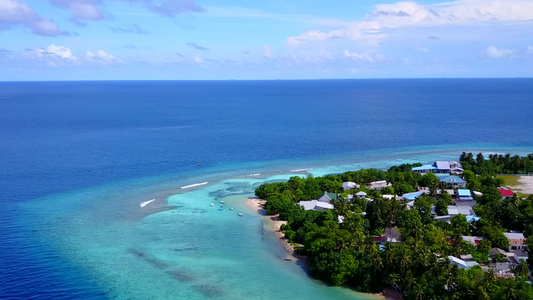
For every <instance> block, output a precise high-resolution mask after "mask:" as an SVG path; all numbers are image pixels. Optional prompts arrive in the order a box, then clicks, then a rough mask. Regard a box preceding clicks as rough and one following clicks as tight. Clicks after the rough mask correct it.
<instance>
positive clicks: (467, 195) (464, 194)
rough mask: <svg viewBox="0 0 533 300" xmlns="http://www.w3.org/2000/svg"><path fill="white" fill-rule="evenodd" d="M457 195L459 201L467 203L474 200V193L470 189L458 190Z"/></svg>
mask: <svg viewBox="0 0 533 300" xmlns="http://www.w3.org/2000/svg"><path fill="white" fill-rule="evenodd" d="M457 195H458V196H459V200H465V201H472V200H474V198H472V193H471V192H470V190H468V189H458V190H457Z"/></svg>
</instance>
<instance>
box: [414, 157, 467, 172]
mask: <svg viewBox="0 0 533 300" xmlns="http://www.w3.org/2000/svg"><path fill="white" fill-rule="evenodd" d="M411 170H412V171H413V172H416V173H420V174H426V173H437V174H439V173H440V174H462V173H463V169H462V166H461V164H460V163H458V162H456V161H444V160H437V161H435V162H434V163H433V164H431V165H424V166H420V167H414V168H412V169H411Z"/></svg>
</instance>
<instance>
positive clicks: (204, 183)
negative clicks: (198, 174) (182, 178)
mask: <svg viewBox="0 0 533 300" xmlns="http://www.w3.org/2000/svg"><path fill="white" fill-rule="evenodd" d="M208 183H209V182H207V181H206V182H201V183H195V184H191V185H186V186H182V187H181V188H182V189H190V188H192V187H196V186H201V185H206V184H208Z"/></svg>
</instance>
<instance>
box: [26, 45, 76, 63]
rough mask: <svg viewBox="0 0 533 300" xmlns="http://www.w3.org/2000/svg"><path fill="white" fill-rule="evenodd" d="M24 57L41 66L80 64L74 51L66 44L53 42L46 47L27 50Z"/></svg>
mask: <svg viewBox="0 0 533 300" xmlns="http://www.w3.org/2000/svg"><path fill="white" fill-rule="evenodd" d="M23 58H25V59H26V60H29V61H31V62H32V63H33V64H35V65H37V66H41V67H52V68H57V67H63V66H72V65H78V64H79V61H78V58H77V57H76V56H74V55H73V54H72V51H71V50H70V49H69V48H67V47H65V46H57V45H55V44H51V45H49V46H47V47H46V48H37V49H35V50H27V51H26V52H24V53H23Z"/></svg>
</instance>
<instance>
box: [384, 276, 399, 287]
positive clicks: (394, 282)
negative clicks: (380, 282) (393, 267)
mask: <svg viewBox="0 0 533 300" xmlns="http://www.w3.org/2000/svg"><path fill="white" fill-rule="evenodd" d="M399 281H400V276H399V275H398V274H396V273H390V274H389V276H387V280H386V283H387V284H388V285H390V286H392V287H393V288H394V289H396V290H401V288H400V286H399V285H398V282H399Z"/></svg>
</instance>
